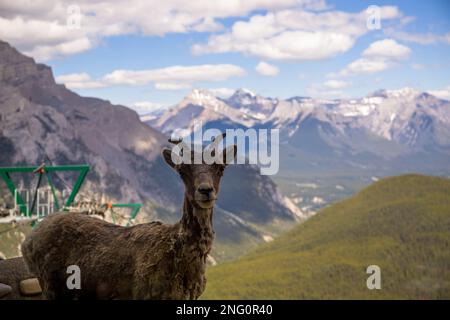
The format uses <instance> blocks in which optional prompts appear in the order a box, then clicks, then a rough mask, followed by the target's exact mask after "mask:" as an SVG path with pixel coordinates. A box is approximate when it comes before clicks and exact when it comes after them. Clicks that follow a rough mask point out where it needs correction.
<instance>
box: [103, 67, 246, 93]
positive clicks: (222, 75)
mask: <svg viewBox="0 0 450 320" xmlns="http://www.w3.org/2000/svg"><path fill="white" fill-rule="evenodd" d="M245 74H246V72H245V70H244V69H242V68H241V67H238V66H235V65H232V64H204V65H197V66H172V67H167V68H161V69H150V70H137V71H136V70H116V71H113V72H111V73H108V74H107V75H105V76H104V77H103V82H105V83H108V84H110V85H131V86H142V85H147V84H149V83H151V82H154V83H156V84H158V85H159V86H160V88H164V89H170V88H173V87H174V86H177V85H180V86H181V85H191V84H193V83H196V82H201V81H208V82H209V81H213V82H217V81H224V80H227V79H229V78H231V77H240V76H244V75H245Z"/></svg>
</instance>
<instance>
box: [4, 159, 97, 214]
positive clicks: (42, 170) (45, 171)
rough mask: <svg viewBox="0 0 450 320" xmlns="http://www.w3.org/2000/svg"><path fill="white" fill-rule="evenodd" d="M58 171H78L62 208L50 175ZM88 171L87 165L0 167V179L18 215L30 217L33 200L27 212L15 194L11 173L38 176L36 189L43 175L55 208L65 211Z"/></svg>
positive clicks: (17, 193) (15, 189)
mask: <svg viewBox="0 0 450 320" xmlns="http://www.w3.org/2000/svg"><path fill="white" fill-rule="evenodd" d="M60 171H75V172H76V171H78V172H79V174H78V177H77V179H76V181H75V184H74V186H73V189H72V192H71V193H70V195H69V197H68V198H67V201H66V203H65V205H64V207H63V208H61V207H60V204H59V201H58V197H57V196H56V190H55V185H54V184H53V181H52V178H51V175H50V173H52V172H60ZM88 171H89V166H88V165H65V166H45V165H41V166H34V167H0V177H1V178H2V179H3V181H5V183H6V186H7V187H8V189H9V191H10V192H11V194H12V195H13V197H15V199H14V201H16V203H17V205H18V207H19V210H20V213H21V214H22V215H24V216H27V217H31V215H32V214H33V210H34V208H33V207H34V202H35V199H33V207H32V208H31V210H28V206H27V204H26V203H25V201H24V200H23V199H22V197H21V196H20V194H19V192H17V188H16V185H15V184H14V181H13V180H12V178H11V174H12V173H37V174H39V181H38V187H39V185H40V183H41V179H42V177H43V175H45V176H46V177H47V182H48V185H49V186H50V189H51V191H52V195H53V200H54V204H55V208H56V209H57V210H60V209H62V210H66V207H68V206H70V205H71V204H72V202H73V200H74V199H75V196H76V195H77V193H78V191H79V190H80V188H81V185H82V184H83V181H84V179H85V178H86V175H87V173H88Z"/></svg>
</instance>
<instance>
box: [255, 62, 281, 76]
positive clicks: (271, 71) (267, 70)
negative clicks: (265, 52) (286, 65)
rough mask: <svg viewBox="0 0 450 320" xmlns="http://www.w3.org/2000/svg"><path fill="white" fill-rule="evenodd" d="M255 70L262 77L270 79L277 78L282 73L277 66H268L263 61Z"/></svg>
mask: <svg viewBox="0 0 450 320" xmlns="http://www.w3.org/2000/svg"><path fill="white" fill-rule="evenodd" d="M255 70H256V72H258V73H259V74H260V75H262V76H268V77H272V76H276V75H277V74H278V73H279V72H280V69H278V67H277V66H274V65H271V64H268V63H266V62H264V61H261V62H260V63H258V65H257V66H256V68H255Z"/></svg>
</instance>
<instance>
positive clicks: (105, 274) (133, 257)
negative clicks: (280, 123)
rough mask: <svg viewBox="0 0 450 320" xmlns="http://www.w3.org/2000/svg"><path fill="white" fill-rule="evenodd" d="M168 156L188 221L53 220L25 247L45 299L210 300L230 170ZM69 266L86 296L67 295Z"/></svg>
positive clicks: (60, 215)
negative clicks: (218, 204) (209, 278)
mask: <svg viewBox="0 0 450 320" xmlns="http://www.w3.org/2000/svg"><path fill="white" fill-rule="evenodd" d="M233 151H234V155H235V154H236V146H233ZM163 155H164V158H165V160H166V162H167V163H168V164H169V165H170V166H171V167H172V168H174V169H175V170H176V171H177V172H178V173H179V174H180V176H181V178H182V180H183V182H184V185H185V197H184V205H183V217H182V218H181V220H180V221H179V222H178V223H176V224H174V225H167V224H163V223H160V222H151V223H147V224H142V225H137V226H133V227H121V226H117V225H114V224H111V223H108V222H105V221H103V220H99V219H96V218H93V217H89V216H86V215H83V214H79V213H69V214H68V213H55V214H52V215H49V216H48V217H47V218H45V219H44V220H43V221H42V222H41V223H40V224H39V226H38V227H37V228H35V229H34V230H33V231H32V233H31V234H30V235H29V236H28V237H27V238H26V240H25V242H24V243H23V245H22V253H23V256H24V258H25V262H26V264H27V265H28V267H29V268H30V271H32V272H33V273H35V274H37V275H38V278H39V282H40V285H41V287H42V289H43V293H44V296H45V297H46V298H49V299H58V298H69V299H74V298H75V299H78V298H79V299H81V298H99V299H197V298H198V297H199V296H200V295H201V294H202V293H203V291H204V289H205V285H206V278H205V267H206V258H207V255H208V253H209V252H210V250H211V245H212V242H213V239H214V230H213V226H212V215H213V206H214V203H215V199H216V195H217V193H218V191H219V184H220V178H221V176H222V173H223V170H224V168H225V165H221V164H212V165H206V164H177V165H176V164H174V163H173V162H172V160H171V151H170V150H168V149H166V150H164V151H163ZM70 265H77V266H79V267H80V270H81V289H80V290H77V289H73V290H69V289H67V286H66V279H67V277H68V276H69V274H67V273H66V270H67V267H68V266H70Z"/></svg>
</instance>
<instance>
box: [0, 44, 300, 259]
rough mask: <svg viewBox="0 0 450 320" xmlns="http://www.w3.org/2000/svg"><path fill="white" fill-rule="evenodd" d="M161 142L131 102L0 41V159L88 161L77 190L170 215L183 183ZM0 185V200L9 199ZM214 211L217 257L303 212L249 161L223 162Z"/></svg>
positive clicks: (60, 179)
mask: <svg viewBox="0 0 450 320" xmlns="http://www.w3.org/2000/svg"><path fill="white" fill-rule="evenodd" d="M167 144H168V142H167V136H166V135H165V134H164V133H161V132H159V131H158V130H156V129H153V128H151V127H149V126H148V125H146V124H144V123H143V122H141V121H140V119H139V116H138V115H137V113H136V112H134V111H133V110H131V109H129V108H127V107H125V106H120V105H113V104H111V103H110V102H108V101H105V100H101V99H97V98H88V97H82V96H79V95H78V94H76V93H74V92H72V91H70V90H68V89H67V88H66V87H65V86H64V85H60V84H57V83H55V80H54V77H53V73H52V70H51V68H50V67H48V66H46V65H44V64H38V63H35V61H34V60H33V59H32V58H30V57H27V56H25V55H23V54H21V53H20V52H18V51H17V50H16V49H14V48H13V47H11V46H10V45H9V44H8V43H6V42H2V41H0V166H24V165H40V164H41V163H43V162H45V163H46V164H47V165H67V164H84V163H86V164H89V165H90V167H91V170H90V173H89V174H88V176H87V179H86V182H85V183H84V185H83V187H82V190H81V194H80V197H88V198H92V197H94V198H96V199H100V198H104V199H105V201H111V202H116V203H117V202H125V203H127V202H141V203H143V204H144V208H143V209H141V213H140V214H139V216H138V218H139V219H138V221H140V222H142V221H148V220H152V219H160V220H163V221H166V222H173V221H176V220H177V219H179V218H180V217H181V207H182V199H183V188H184V187H183V185H182V183H181V179H180V178H179V177H178V176H177V174H176V173H175V172H173V170H172V169H171V168H169V167H168V166H167V165H166V164H165V163H164V160H163V159H162V157H161V149H162V148H163V147H164V146H166V145H167ZM74 178H75V177H74V176H73V175H71V174H65V173H60V174H58V175H57V176H55V177H54V180H55V184H56V186H57V188H58V189H63V188H66V187H70V185H71V184H72V183H73V181H74ZM13 179H15V180H16V182H17V184H18V185H19V186H22V187H28V188H30V189H32V188H34V186H35V183H36V182H35V180H32V177H29V176H27V177H25V176H19V175H16V176H13ZM243 179H244V180H243ZM0 185H1V186H0V191H1V194H2V198H4V199H2V200H1V201H0V203H1V202H3V201H4V202H7V200H8V199H7V198H8V196H9V193H8V191H7V190H6V188H5V185H4V184H3V183H1V184H0ZM80 197H79V198H80ZM10 200H11V199H10ZM10 205H11V203H10ZM216 212H217V213H216V215H215V217H214V219H215V226H216V231H217V239H218V248H219V249H217V251H216V253H215V257H216V258H217V257H219V258H221V257H223V256H228V255H231V256H232V255H237V254H239V253H240V252H239V250H245V249H246V248H247V247H248V246H247V245H254V244H256V243H258V242H261V241H264V238H265V237H266V238H267V237H270V236H274V234H276V233H277V232H279V231H280V228H281V227H282V226H284V227H287V226H289V225H292V223H293V222H295V221H298V220H302V219H304V218H305V217H306V215H304V214H303V212H301V210H299V209H298V207H297V206H296V205H294V204H293V203H292V202H291V201H290V199H289V198H287V197H285V196H283V195H282V194H281V192H280V191H279V189H278V187H277V186H276V184H275V183H274V182H273V181H272V180H271V179H270V178H269V177H265V176H260V175H259V170H258V168H255V167H253V166H230V167H229V168H228V169H227V172H226V174H225V176H224V179H223V182H222V189H221V194H220V195H219V200H218V203H217V209H216ZM281 229H282V228H281ZM277 230H278V231H277ZM243 243H244V244H243ZM232 247H238V248H239V250H234V249H233V250H229V248H232ZM0 251H1V250H0ZM228 251H229V252H228Z"/></svg>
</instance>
